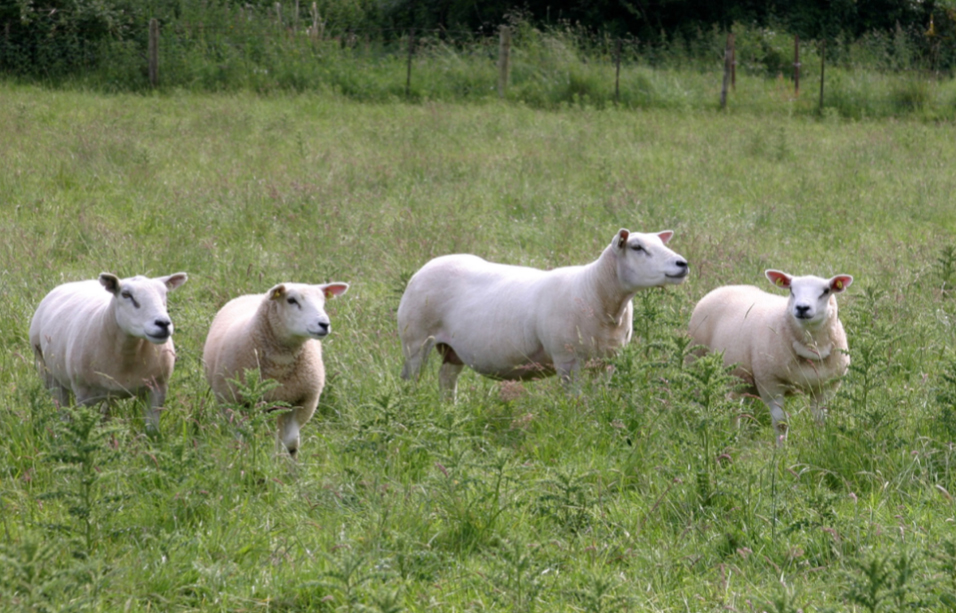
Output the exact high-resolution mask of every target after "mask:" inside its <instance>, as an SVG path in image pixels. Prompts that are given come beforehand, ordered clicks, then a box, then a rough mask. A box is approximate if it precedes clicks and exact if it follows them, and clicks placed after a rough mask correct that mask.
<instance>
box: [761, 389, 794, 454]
mask: <svg viewBox="0 0 956 613" xmlns="http://www.w3.org/2000/svg"><path fill="white" fill-rule="evenodd" d="M761 398H762V399H763V401H764V402H765V403H766V404H767V407H768V408H769V409H770V420H771V422H772V423H773V432H774V436H775V438H776V440H777V444H778V445H783V444H784V443H785V442H786V441H787V432H788V430H789V429H790V417H789V416H788V415H787V412H786V411H784V410H783V394H767V395H764V394H761Z"/></svg>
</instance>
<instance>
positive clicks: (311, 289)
mask: <svg viewBox="0 0 956 613" xmlns="http://www.w3.org/2000/svg"><path fill="white" fill-rule="evenodd" d="M348 287H349V286H348V285H347V284H345V283H328V284H325V285H306V284H302V283H280V284H279V285H276V286H275V287H273V288H272V289H270V290H269V291H268V292H266V294H265V295H261V294H258V295H248V296H240V297H238V298H235V299H233V300H230V301H229V302H227V303H226V305H225V306H224V307H222V309H220V311H219V313H217V314H216V317H215V318H214V319H213V321H212V325H211V326H210V328H209V335H208V336H207V337H206V344H205V346H204V348H203V361H204V362H205V368H206V378H207V379H208V380H209V384H210V386H211V387H212V390H213V392H215V394H216V398H217V399H218V400H219V402H220V403H230V402H245V401H246V399H244V398H241V397H240V394H239V392H238V391H237V389H236V385H235V380H241V378H242V377H243V376H244V375H245V371H246V370H249V369H255V370H258V371H259V374H260V377H261V378H262V379H263V380H265V379H273V380H275V381H276V382H277V383H278V384H279V385H278V386H277V387H275V388H273V389H272V390H269V391H268V392H267V393H266V395H265V397H264V398H263V400H265V401H266V402H286V403H288V404H289V405H290V406H291V407H292V411H291V412H287V413H283V414H282V415H280V416H279V435H278V436H279V443H280V444H282V445H284V446H285V448H286V449H287V450H288V451H289V454H291V455H292V456H295V455H296V453H297V452H298V450H299V430H300V428H301V427H302V426H303V425H304V424H305V423H306V422H307V421H309V420H310V419H311V418H312V415H313V413H315V407H316V406H317V405H318V403H319V395H320V394H321V393H322V388H323V387H324V385H325V368H324V366H323V364H322V344H321V343H320V342H319V340H318V339H321V338H324V337H325V336H327V335H328V334H329V332H330V331H331V329H332V328H331V324H330V323H329V316H328V315H327V314H326V313H325V301H326V299H327V298H330V297H333V296H340V295H342V294H344V293H345V292H346V291H347V290H348Z"/></svg>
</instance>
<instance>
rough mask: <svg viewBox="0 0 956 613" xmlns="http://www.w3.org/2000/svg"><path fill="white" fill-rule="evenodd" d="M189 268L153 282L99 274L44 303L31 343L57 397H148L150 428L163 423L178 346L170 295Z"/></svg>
mask: <svg viewBox="0 0 956 613" xmlns="http://www.w3.org/2000/svg"><path fill="white" fill-rule="evenodd" d="M185 282H186V273H182V272H179V273H176V274H173V275H169V276H166V277H158V278H155V279H148V278H146V277H142V276H137V277H131V278H128V279H120V278H119V277H117V276H116V275H114V274H110V273H107V272H104V273H102V274H101V275H100V276H99V279H93V280H90V281H77V282H74V283H65V284H63V285H60V286H58V287H56V288H54V289H53V291H51V292H50V293H49V294H47V295H46V297H45V298H44V299H43V300H42V301H41V302H40V305H39V306H38V307H37V310H36V313H34V314H33V320H32V321H31V322H30V345H31V346H32V347H33V351H34V354H35V356H36V363H37V367H38V369H39V371H40V375H41V377H43V380H44V383H45V384H46V386H47V388H48V389H49V390H50V391H51V392H52V393H53V397H54V398H55V399H56V401H57V402H58V403H59V404H60V406H65V405H66V404H67V403H68V402H69V399H70V393H71V392H72V393H73V395H74V396H75V397H76V403H77V404H83V405H88V404H95V403H97V402H101V401H104V400H110V399H113V398H129V397H131V396H138V397H140V398H143V399H145V398H146V396H148V397H149V406H150V409H149V412H148V413H147V416H146V426H147V428H149V429H150V430H154V431H155V430H158V428H159V412H160V409H161V407H162V406H163V403H164V402H165V401H166V390H167V386H168V385H169V378H170V377H171V376H172V374H173V365H174V363H175V361H176V350H175V348H174V347H173V340H172V334H173V323H172V321H171V320H170V319H169V313H168V312H167V311H166V293H167V291H169V290H174V289H176V288H177V287H179V286H180V285H182V284H183V283H185Z"/></svg>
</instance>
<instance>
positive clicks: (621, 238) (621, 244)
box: [611, 228, 631, 251]
mask: <svg viewBox="0 0 956 613" xmlns="http://www.w3.org/2000/svg"><path fill="white" fill-rule="evenodd" d="M630 235H631V233H630V231H629V230H627V229H626V228H621V229H620V230H618V231H617V235H616V236H615V237H614V240H613V241H611V244H612V245H614V248H615V249H617V250H618V251H620V250H622V249H624V248H625V247H627V237H628V236H630Z"/></svg>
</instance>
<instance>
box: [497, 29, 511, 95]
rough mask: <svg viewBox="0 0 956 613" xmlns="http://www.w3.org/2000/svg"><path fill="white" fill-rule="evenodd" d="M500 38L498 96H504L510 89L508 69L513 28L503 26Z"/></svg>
mask: <svg viewBox="0 0 956 613" xmlns="http://www.w3.org/2000/svg"><path fill="white" fill-rule="evenodd" d="M500 32H501V35H500V38H499V40H498V97H499V98H504V97H505V92H506V91H507V90H508V69H509V66H510V63H511V58H510V56H511V28H509V27H508V26H501V30H500Z"/></svg>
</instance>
